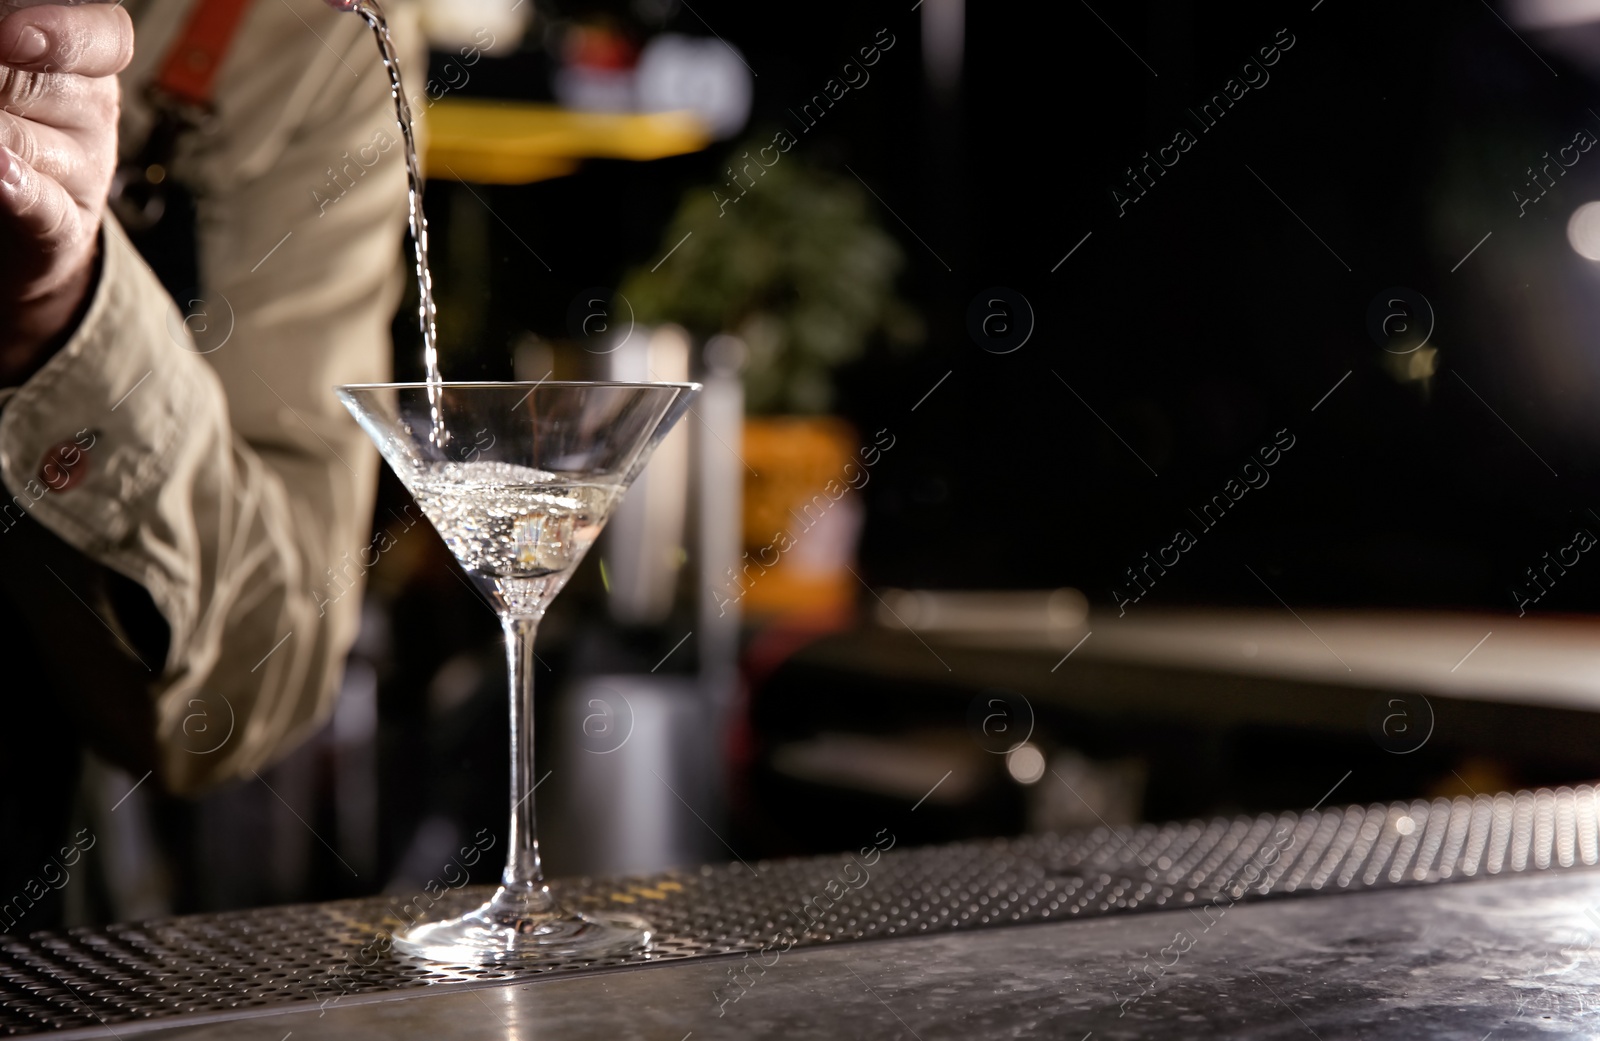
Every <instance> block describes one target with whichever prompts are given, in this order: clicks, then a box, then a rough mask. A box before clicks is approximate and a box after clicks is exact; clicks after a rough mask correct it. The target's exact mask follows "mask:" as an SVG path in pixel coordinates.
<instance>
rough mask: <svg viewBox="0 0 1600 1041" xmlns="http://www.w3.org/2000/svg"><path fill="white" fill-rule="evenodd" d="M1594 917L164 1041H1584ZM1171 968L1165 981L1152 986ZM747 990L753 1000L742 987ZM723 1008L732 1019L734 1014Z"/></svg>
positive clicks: (1086, 945) (1030, 959) (967, 958)
mask: <svg viewBox="0 0 1600 1041" xmlns="http://www.w3.org/2000/svg"><path fill="white" fill-rule="evenodd" d="M1597 907H1600V876H1597V875H1596V874H1595V873H1592V872H1584V873H1581V874H1577V873H1574V874H1566V875H1555V876H1552V875H1543V876H1534V877H1523V878H1508V879H1500V880H1495V881H1486V882H1479V883H1474V884H1471V885H1458V886H1457V885H1452V886H1426V887H1413V888H1409V889H1401V890H1390V891H1388V892H1370V893H1359V894H1354V893H1352V894H1343V895H1329V896H1327V897H1325V898H1317V899H1310V900H1283V901H1271V902H1265V903H1259V904H1253V905H1244V906H1236V907H1234V908H1232V909H1230V910H1229V911H1227V913H1226V914H1224V915H1220V916H1218V915H1215V914H1213V919H1214V920H1213V921H1212V922H1211V925H1210V928H1206V924H1207V922H1206V919H1205V918H1204V917H1202V916H1201V915H1200V914H1199V912H1195V911H1178V910H1174V911H1167V912H1163V913H1160V914H1148V915H1137V916H1131V917H1127V918H1120V919H1119V918H1099V919H1093V920H1089V921H1082V922H1064V923H1060V924H1056V925H1044V926H1029V927H1023V928H1012V929H997V930H988V931H984V932H979V933H973V934H970V935H962V936H957V935H949V934H946V935H942V936H928V937H917V938H912V939H905V940H891V941H882V942H874V943H858V944H844V945H839V946H829V947H820V948H813V949H811V950H805V951H793V952H790V953H788V954H774V955H772V956H768V957H767V958H766V959H765V960H766V962H767V965H766V967H765V968H762V967H761V966H759V965H757V966H755V967H754V968H750V969H749V970H748V971H746V970H745V967H746V966H748V965H752V964H753V962H754V959H752V960H751V961H746V960H745V959H744V958H742V957H741V958H739V959H736V960H735V959H708V960H696V961H691V962H683V963H679V964H676V965H663V966H660V967H658V968H653V969H644V970H632V971H627V972H622V973H614V974H603V975H594V976H584V977H578V978H569V979H552V980H549V981H544V982H536V983H527V984H520V985H515V986H505V987H497V988H492V989H484V990H476V991H473V992H471V993H461V992H455V993H438V994H433V993H429V994H422V995H419V996H414V997H408V998H404V999H400V1000H391V1001H385V1002H379V1003H375V1004H368V1005H362V1006H352V1007H341V1008H335V1009H332V1010H329V1011H328V1012H327V1013H326V1015H320V1016H319V1014H318V1010H315V1009H308V1010H304V1011H301V1012H297V1013H292V1014H287V1015H276V1016H271V1017H269V1018H265V1019H257V1020H253V1021H246V1022H230V1023H226V1024H205V1025H199V1026H194V1027H187V1028H178V1029H166V1030H160V1031H157V1032H156V1033H155V1034H154V1035H153V1036H154V1037H155V1038H157V1039H159V1041H198V1039H201V1038H229V1039H237V1041H284V1038H285V1037H286V1036H288V1037H291V1038H292V1041H319V1039H330V1041H331V1039H338V1041H380V1039H381V1041H408V1039H413V1038H416V1039H423V1038H425V1039H428V1041H437V1039H440V1038H450V1039H452V1041H536V1039H537V1041H557V1039H559V1041H680V1039H683V1038H691V1039H692V1041H722V1039H748V1038H782V1039H784V1041H839V1039H840V1038H886V1039H887V1038H897V1039H905V1041H913V1039H914V1041H938V1039H951V1041H989V1039H994V1041H1000V1039H1002V1038H1003V1039H1007V1041H1032V1039H1038V1041H1047V1039H1048V1041H1080V1039H1085V1038H1089V1039H1092V1041H1123V1039H1131V1038H1163V1039H1166V1038H1183V1039H1206V1038H1228V1039H1233V1041H1280V1039H1282V1041H1335V1039H1342V1038H1362V1039H1365V1041H1419V1039H1438V1041H1483V1039H1484V1038H1490V1039H1492V1041H1516V1039H1521V1038H1526V1039H1533V1038H1538V1039H1541V1041H1554V1039H1560V1038H1572V1039H1577V1038H1583V1039H1586V1041H1587V1039H1591V1038H1593V1037H1594V1036H1595V1028H1596V1025H1597V1020H1600V1012H1597V1006H1596V1004H1595V995H1596V994H1597V993H1600V952H1596V951H1594V950H1591V949H1590V945H1591V943H1592V939H1591V933H1592V932H1593V930H1594V929H1595V924H1594V922H1593V921H1592V920H1591V919H1590V918H1589V917H1587V916H1586V914H1585V912H1586V911H1592V910H1593V909H1595V908H1597ZM1175 937H1185V938H1186V939H1182V940H1178V941H1177V942H1176V943H1175V942H1174V941H1175ZM1180 947H1181V948H1182V950H1181V951H1180V950H1179V948H1180ZM1163 950H1166V951H1169V952H1171V953H1169V954H1167V955H1166V956H1163V955H1162V954H1161V953H1160V952H1162V951H1163ZM1147 955H1148V957H1146V956H1147ZM1163 962H1165V963H1170V968H1163V969H1162V970H1161V973H1160V974H1159V975H1158V974H1157V970H1156V969H1154V968H1148V966H1153V965H1158V964H1162V963H1163ZM735 973H737V974H738V975H740V976H741V977H743V978H745V979H746V982H745V983H744V985H743V986H740V985H738V984H733V983H730V982H729V980H730V975H732V974H735ZM1140 974H1143V975H1144V976H1146V978H1149V977H1151V976H1154V977H1155V978H1154V980H1153V982H1152V983H1151V984H1150V985H1149V986H1148V993H1146V994H1145V995H1144V996H1143V997H1139V996H1138V995H1139V994H1140V989H1139V987H1138V985H1137V984H1135V983H1133V982H1132V981H1131V977H1133V976H1136V975H1140ZM730 994H738V995H740V997H739V1000H738V1001H729V1002H727V1003H726V1004H723V1003H722V1001H721V999H722V998H724V997H727V996H729V995H730ZM143 1036H145V1037H150V1036H152V1035H143Z"/></svg>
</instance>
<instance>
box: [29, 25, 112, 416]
mask: <svg viewBox="0 0 1600 1041" xmlns="http://www.w3.org/2000/svg"><path fill="white" fill-rule="evenodd" d="M4 10H6V9H5V8H4V7H0V11H4ZM132 57H133V22H132V21H131V20H130V19H129V18H128V13H127V12H126V11H124V10H123V9H122V8H121V7H120V6H116V5H112V4H100V3H90V4H83V5H81V6H73V7H67V6H62V5H57V4H45V5H42V6H38V7H25V8H22V9H21V10H16V11H12V12H11V13H10V14H8V15H6V16H5V17H4V18H3V19H0V386H6V385H9V384H13V383H16V382H18V381H19V380H20V379H21V378H23V377H25V376H26V375H27V374H28V373H30V372H31V371H32V370H33V369H35V368H37V367H38V366H39V365H40V364H42V363H43V362H44V360H45V359H46V358H47V357H48V356H49V354H50V352H51V351H53V350H55V349H56V348H57V347H59V346H60V345H61V344H62V343H63V342H65V340H66V339H67V337H68V336H70V335H71V333H72V330H73V329H74V328H75V327H76V325H77V322H78V320H79V318H80V316H81V315H80V312H81V311H82V309H83V307H84V306H85V304H86V302H87V300H88V298H89V293H90V291H91V289H92V288H93V285H94V279H95V272H96V268H97V259H98V258H97V254H96V248H97V247H96V243H97V242H98V241H99V231H100V216H101V214H102V212H104V210H105V206H106V197H107V194H108V193H109V191H110V187H111V176H112V174H113V173H114V172H115V169H116V162H117V115H118V111H119V108H120V103H121V95H120V93H119V91H118V87H117V79H116V75H117V73H118V72H120V71H122V68H123V66H125V65H127V64H128V60H129V59H130V58H132Z"/></svg>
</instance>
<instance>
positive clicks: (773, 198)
mask: <svg viewBox="0 0 1600 1041" xmlns="http://www.w3.org/2000/svg"><path fill="white" fill-rule="evenodd" d="M770 140H771V138H770V136H769V137H764V138H759V139H757V140H756V142H755V143H753V144H751V145H749V146H746V147H740V148H738V149H736V150H735V153H734V154H735V155H738V156H740V157H741V159H742V158H743V156H744V155H754V154H756V149H757V145H758V144H766V143H767V142H768V141H770ZM768 151H771V149H770V148H769V149H768ZM741 153H742V154H741ZM778 154H779V161H778V162H776V163H774V164H773V165H772V166H770V167H766V168H765V173H759V174H758V173H756V171H757V170H758V169H761V168H760V167H758V166H757V165H756V164H755V163H754V162H751V161H748V160H745V162H748V164H749V169H750V172H751V173H752V174H753V175H754V176H755V183H754V184H753V185H748V181H747V180H742V181H739V182H736V183H734V184H732V185H728V184H723V185H718V186H716V187H715V189H714V190H713V188H712V187H709V186H701V187H696V188H691V189H690V190H689V191H688V192H686V193H685V194H684V197H683V201H682V202H681V203H680V204H679V206H678V210H677V213H676V214H675V215H674V217H673V219H672V222H671V224H670V225H669V226H668V228H667V230H666V233H665V235H663V237H662V246H661V250H660V252H661V253H664V252H666V251H667V250H669V249H671V248H672V246H673V244H674V243H678V248H677V249H676V251H675V252H673V254H672V256H671V257H670V258H668V260H667V261H666V263H664V264H661V265H660V267H659V268H658V269H657V270H655V271H651V270H650V269H649V268H648V267H644V266H640V267H636V268H634V269H632V270H631V271H630V272H628V274H627V275H626V276H625V277H624V279H623V282H622V285H621V287H620V288H619V292H620V293H621V294H622V295H623V296H626V297H627V298H628V300H629V302H630V303H631V304H632V305H633V308H634V313H635V314H636V315H637V317H638V320H639V321H640V322H642V323H644V324H647V325H656V324H661V323H664V322H676V323H677V324H679V325H681V326H683V327H684V328H686V329H687V330H689V332H690V333H691V334H693V335H695V336H698V337H701V338H704V337H709V336H713V335H715V334H717V333H722V332H728V333H733V334H734V335H736V336H738V337H740V338H741V339H742V340H744V342H745V344H746V345H747V346H748V348H749V359H748V361H747V362H746V364H745V368H744V385H745V408H746V410H747V411H748V412H752V413H758V414H768V413H785V412H787V413H801V414H805V413H818V412H825V411H827V410H828V409H829V408H830V407H831V406H832V404H833V399H834V386H833V374H834V371H835V370H837V369H838V368H839V367H840V366H843V365H845V364H848V363H849V362H851V361H854V360H856V359H857V358H859V357H861V355H862V354H863V353H864V352H865V351H866V349H867V346H868V344H869V343H870V342H871V341H872V339H873V338H874V337H875V336H878V335H880V334H881V335H882V337H883V340H884V342H885V343H887V344H888V345H889V346H890V347H891V348H892V349H896V350H904V349H907V348H910V347H914V346H916V345H918V344H920V343H921V341H922V337H923V330H922V321H921V317H920V316H919V315H918V314H917V312H916V311H915V310H913V309H912V308H911V306H910V305H909V304H907V303H906V302H905V301H903V300H901V299H900V298H899V297H898V296H897V295H896V294H895V290H894V281H895V277H896V276H897V275H898V274H899V272H900V269H901V268H902V267H903V266H904V265H905V255H904V254H903V253H902V252H901V250H900V246H899V244H898V243H896V242H895V240H894V239H893V238H892V237H890V235H889V234H888V233H887V232H885V231H884V230H883V228H882V226H881V225H879V223H878V220H877V215H876V213H875V211H874V210H873V208H872V207H871V206H870V205H869V203H868V200H867V197H866V193H865V192H863V191H862V190H861V188H860V186H859V185H857V184H856V183H855V182H854V181H849V180H846V179H844V178H842V177H840V176H838V175H836V174H833V173H831V172H828V171H825V170H822V169H819V168H817V167H815V166H810V165H807V164H806V163H804V162H802V161H801V160H800V159H799V158H798V157H796V156H794V155H791V154H786V153H778ZM731 165H733V166H736V167H741V176H742V166H741V163H740V161H739V160H732V161H731ZM741 184H745V185H748V187H746V188H745V191H744V193H743V194H742V195H741V194H740V186H741ZM690 232H693V234H692V235H691V234H689V233H690ZM686 235H688V238H685V237H684V236H686ZM658 255H659V254H658Z"/></svg>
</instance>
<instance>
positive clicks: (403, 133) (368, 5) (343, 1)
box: [328, 0, 447, 446]
mask: <svg viewBox="0 0 1600 1041" xmlns="http://www.w3.org/2000/svg"><path fill="white" fill-rule="evenodd" d="M328 3H329V5H330V6H332V7H334V8H337V9H338V10H340V11H352V12H354V13H356V14H358V15H360V16H361V17H362V19H364V20H365V21H366V23H367V25H368V26H370V27H371V28H372V35H373V36H374V37H376V38H377V41H378V53H379V54H381V55H382V56H383V68H384V71H385V72H387V73H388V74H389V93H390V94H391V95H392V96H393V98H394V115H395V121H396V122H398V123H399V124H400V137H401V143H402V145H404V150H405V157H406V205H407V219H408V221H409V223H410V228H411V243H412V250H413V252H414V254H415V256H416V269H417V296H418V304H417V318H418V321H419V322H420V324H421V326H422V364H423V367H424V368H425V369H426V370H427V381H428V405H429V409H428V411H429V415H430V418H431V419H432V422H433V429H432V432H431V435H430V436H431V438H432V440H433V443H434V444H436V445H440V446H443V445H444V443H445V441H446V437H447V435H446V433H445V429H444V414H443V412H442V408H441V399H442V397H443V388H442V387H441V384H442V383H443V382H444V379H443V377H442V376H440V374H439V330H438V312H437V311H436V310H435V308H434V305H433V272H432V271H431V270H430V269H429V267H428V218H427V216H426V215H425V214H424V213H423V212H422V161H421V159H420V158H419V157H418V155H417V138H416V132H415V129H414V128H413V126H412V122H411V105H410V104H409V103H408V102H407V101H406V92H405V87H404V86H403V85H402V84H401V82H400V62H399V59H398V57H397V56H396V54H395V49H394V41H393V40H392V39H391V38H390V36H389V23H388V20H387V19H385V18H384V16H383V10H382V9H381V8H379V7H378V5H377V3H376V2H375V0H328Z"/></svg>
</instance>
